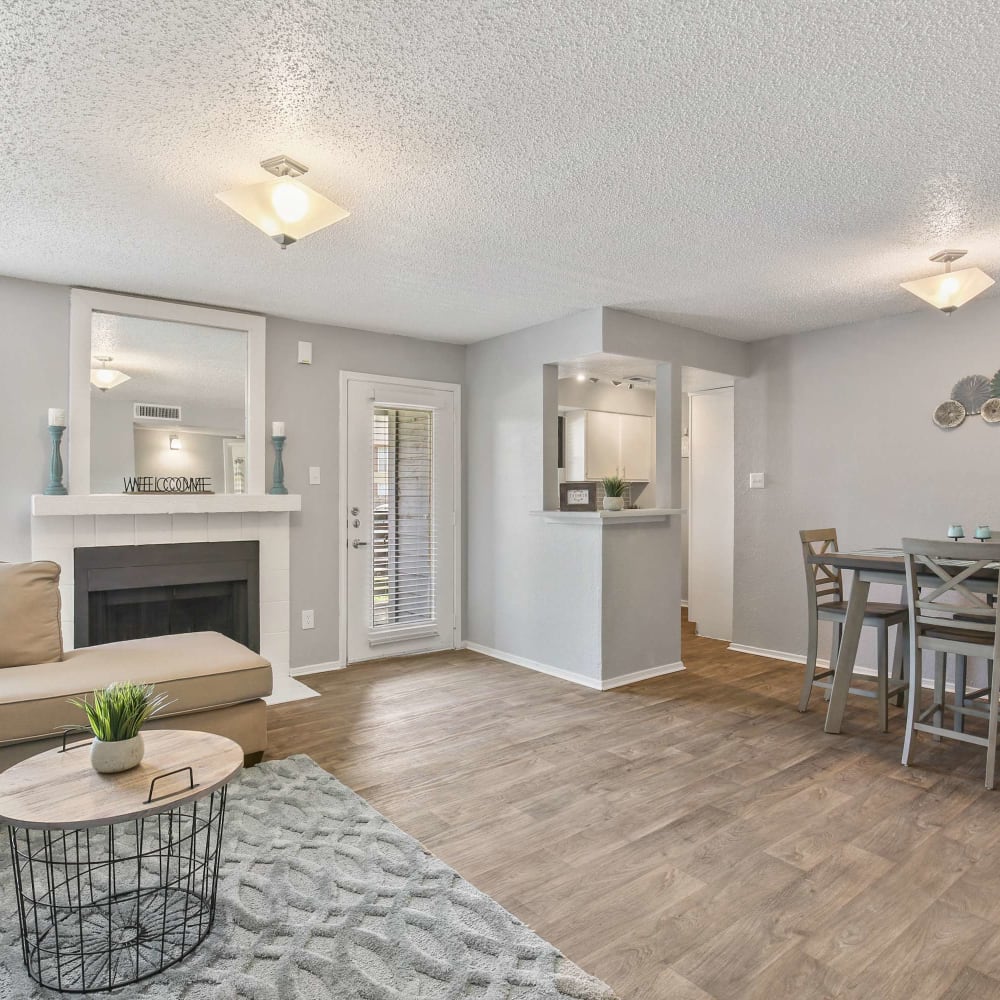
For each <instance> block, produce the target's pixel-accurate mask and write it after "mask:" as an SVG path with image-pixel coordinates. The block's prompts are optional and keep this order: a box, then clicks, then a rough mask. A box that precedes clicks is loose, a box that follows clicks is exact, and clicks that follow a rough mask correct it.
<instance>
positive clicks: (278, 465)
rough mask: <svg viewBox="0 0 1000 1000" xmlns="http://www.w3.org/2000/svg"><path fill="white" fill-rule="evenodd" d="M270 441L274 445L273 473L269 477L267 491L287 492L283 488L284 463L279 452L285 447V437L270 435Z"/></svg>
mask: <svg viewBox="0 0 1000 1000" xmlns="http://www.w3.org/2000/svg"><path fill="white" fill-rule="evenodd" d="M271 443H272V444H273V445H274V475H273V476H272V477H271V478H272V483H271V488H270V489H269V490H268V491H267V492H268V493H274V494H277V495H283V494H285V493H287V492H288V490H287V489H286V488H285V463H284V462H283V461H282V458H281V453H282V451H283V450H284V447H285V439H284V438H283V437H272V438H271Z"/></svg>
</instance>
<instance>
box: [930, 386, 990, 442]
mask: <svg viewBox="0 0 1000 1000" xmlns="http://www.w3.org/2000/svg"><path fill="white" fill-rule="evenodd" d="M977 413H978V414H981V416H982V418H983V420H985V421H986V423H988V424H996V423H1000V371H998V372H997V373H996V374H995V375H994V376H993V378H987V377H986V376H985V375H966V376H965V378H960V379H959V380H958V381H957V382H956V383H955V385H954V386H953V388H952V390H951V399H948V400H946V401H945V402H943V403H940V404H939V405H938V406H937V408H936V409H935V410H934V423H936V424H937V425H938V427H941V428H943V429H944V430H952V429H953V428H955V427H958V426H959V425H961V424H962V423H963V422H964V420H965V418H966V417H967V416H975V415H976V414H977Z"/></svg>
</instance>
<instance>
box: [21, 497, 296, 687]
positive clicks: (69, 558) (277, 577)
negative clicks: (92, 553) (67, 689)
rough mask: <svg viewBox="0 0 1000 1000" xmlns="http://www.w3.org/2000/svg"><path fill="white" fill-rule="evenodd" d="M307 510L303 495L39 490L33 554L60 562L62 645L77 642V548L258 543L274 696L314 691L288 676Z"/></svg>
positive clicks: (263, 640) (263, 629) (263, 627)
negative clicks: (297, 544) (293, 596)
mask: <svg viewBox="0 0 1000 1000" xmlns="http://www.w3.org/2000/svg"><path fill="white" fill-rule="evenodd" d="M301 509H302V497H301V496H300V495H298V494H294V493H292V494H286V495H284V496H277V495H271V494H267V493H265V494H259V493H258V494H225V493H216V494H208V495H204V496H194V495H191V494H171V495H162V494H156V495H146V496H134V495H124V494H117V493H116V494H110V493H109V494H83V493H71V494H69V495H68V496H58V497H53V496H43V495H36V496H33V497H32V498H31V514H32V517H31V558H32V559H50V560H52V562H55V563H58V564H59V566H60V567H61V568H62V577H61V580H60V584H59V590H60V593H61V596H62V614H61V623H62V631H63V646H64V648H65V649H72V648H73V644H74V614H75V603H76V602H75V588H74V583H75V572H74V569H75V561H76V560H75V555H74V551H75V550H76V549H78V548H89V547H91V546H100V545H163V544H168V545H170V544H181V543H184V542H235V541H241V540H243V541H257V542H259V543H260V652H261V655H262V656H264V657H266V658H267V659H268V660H270V662H271V667H272V669H273V676H274V694H273V695H272V696H271V697H270V698H269V699H268V701H269V703H271V704H277V703H280V702H283V701H295V700H297V699H299V698H309V697H314V696H315V692H314V691H312V690H311V689H310V688H308V687H306V685H304V684H302V683H301V682H299V681H297V680H295V678H293V677H292V676H291V671H290V669H289V663H290V653H291V649H290V647H291V634H290V626H291V604H290V589H291V588H290V579H289V577H290V574H289V557H290V544H289V543H290V515H291V512H293V511H298V510H301Z"/></svg>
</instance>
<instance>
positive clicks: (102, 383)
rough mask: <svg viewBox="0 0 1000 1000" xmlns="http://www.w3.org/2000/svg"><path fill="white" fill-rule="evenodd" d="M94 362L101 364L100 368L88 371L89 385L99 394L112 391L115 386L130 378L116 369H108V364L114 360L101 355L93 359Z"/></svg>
mask: <svg viewBox="0 0 1000 1000" xmlns="http://www.w3.org/2000/svg"><path fill="white" fill-rule="evenodd" d="M94 360H95V361H100V362H101V367H100V368H91V369H90V384H91V385H92V386H94V387H95V388H97V389H100V390H101V392H107V391H108V389H114V388H115V386H118V385H121V384H122V383H123V382H127V381H128V380H129V379H130V378H131V377H132V376H131V375H126V374H125V372H120V371H118V369H117V368H109V367H108V364H109V363H110V362H111V361H114V358H112V357H110V356H107V355H103V356H101V357H97V358H94Z"/></svg>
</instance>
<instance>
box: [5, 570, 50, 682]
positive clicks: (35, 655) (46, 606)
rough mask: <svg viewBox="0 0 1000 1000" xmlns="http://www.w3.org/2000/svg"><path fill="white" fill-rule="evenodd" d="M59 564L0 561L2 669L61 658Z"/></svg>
mask: <svg viewBox="0 0 1000 1000" xmlns="http://www.w3.org/2000/svg"><path fill="white" fill-rule="evenodd" d="M60 610H61V602H60V598H59V566H58V564H57V563H54V562H30V563H0V668H2V667H22V666H25V665H26V664H30V663H53V662H55V661H56V660H61V659H62V656H63V648H62V628H61V626H60V624H59V618H60Z"/></svg>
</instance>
